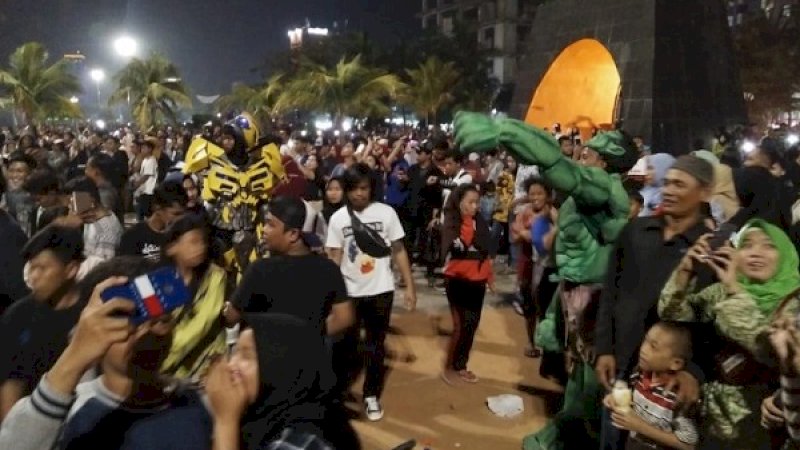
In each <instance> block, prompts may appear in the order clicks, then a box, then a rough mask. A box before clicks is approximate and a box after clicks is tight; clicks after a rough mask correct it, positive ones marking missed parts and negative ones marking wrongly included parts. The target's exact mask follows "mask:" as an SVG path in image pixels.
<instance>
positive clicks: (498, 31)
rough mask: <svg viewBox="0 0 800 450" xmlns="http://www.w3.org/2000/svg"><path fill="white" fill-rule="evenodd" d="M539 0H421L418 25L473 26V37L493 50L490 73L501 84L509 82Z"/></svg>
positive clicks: (450, 30)
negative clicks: (420, 20) (460, 24)
mask: <svg viewBox="0 0 800 450" xmlns="http://www.w3.org/2000/svg"><path fill="white" fill-rule="evenodd" d="M539 3H541V0H422V12H421V13H420V14H419V17H420V18H421V19H422V28H424V29H438V30H439V31H441V32H442V33H444V34H446V35H450V34H451V33H453V29H454V27H455V24H456V22H459V23H463V24H464V25H467V26H470V27H473V28H475V30H476V36H475V38H476V39H478V41H479V42H480V43H481V44H482V45H484V46H485V47H487V48H491V49H494V50H496V51H497V54H496V55H495V56H493V57H492V65H491V75H492V76H493V77H494V78H496V79H497V80H498V81H499V82H500V83H501V84H510V83H513V82H514V81H515V79H516V74H517V59H518V57H519V55H520V53H521V51H522V43H523V42H524V40H525V39H526V38H527V37H528V35H529V34H530V31H531V25H532V23H533V18H534V15H535V12H536V6H537V5H538V4H539Z"/></svg>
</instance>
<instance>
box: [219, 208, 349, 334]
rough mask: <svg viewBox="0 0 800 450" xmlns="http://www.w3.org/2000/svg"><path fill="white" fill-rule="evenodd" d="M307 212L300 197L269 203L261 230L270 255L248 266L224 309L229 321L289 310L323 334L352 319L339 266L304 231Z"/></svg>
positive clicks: (314, 237) (343, 326)
mask: <svg viewBox="0 0 800 450" xmlns="http://www.w3.org/2000/svg"><path fill="white" fill-rule="evenodd" d="M308 210H309V207H308V206H307V205H306V204H305V203H304V202H303V201H302V200H300V199H299V198H296V197H289V196H277V197H274V198H273V199H272V200H271V201H270V203H269V212H268V213H267V216H266V219H265V222H264V232H263V240H264V244H265V246H266V247H267V249H268V250H269V252H270V257H269V258H267V259H259V260H257V261H255V262H253V263H252V264H250V266H249V267H248V269H247V271H246V272H245V274H244V277H243V278H242V281H241V282H240V284H239V287H238V288H237V290H236V293H235V294H234V297H233V302H232V304H231V305H230V307H228V311H227V313H226V318H227V320H228V323H229V325H233V324H234V323H236V322H238V320H239V316H240V314H242V313H282V314H289V315H292V316H295V317H298V318H300V319H303V320H306V321H308V323H309V324H311V325H312V326H315V327H318V328H319V330H320V335H324V334H328V335H333V334H337V333H340V332H342V331H344V330H345V329H347V328H348V327H350V326H351V325H352V324H353V323H354V321H355V314H354V309H353V304H352V302H351V301H350V300H349V297H348V296H347V288H346V287H345V284H344V278H343V277H342V273H341V272H340V270H339V267H338V266H337V265H336V264H335V263H334V262H333V261H331V260H330V259H328V258H326V257H324V256H321V255H320V254H318V253H315V252H313V251H312V249H315V248H321V247H322V242H321V241H320V240H319V237H317V235H316V234H315V233H313V232H310V231H309V230H308V229H306V228H309V229H310V228H311V225H308V226H307V225H306V222H307V221H306V216H307V214H309V212H308ZM312 279H313V282H309V280H312Z"/></svg>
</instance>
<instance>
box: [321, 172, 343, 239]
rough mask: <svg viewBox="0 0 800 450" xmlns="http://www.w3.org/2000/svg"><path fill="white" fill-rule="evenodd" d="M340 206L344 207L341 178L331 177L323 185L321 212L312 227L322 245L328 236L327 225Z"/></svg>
mask: <svg viewBox="0 0 800 450" xmlns="http://www.w3.org/2000/svg"><path fill="white" fill-rule="evenodd" d="M342 206H344V182H343V181H342V178H341V177H333V178H331V179H330V180H328V182H327V183H326V184H325V192H324V194H323V196H322V211H320V212H319V213H318V214H317V222H316V225H315V227H314V228H315V232H316V233H317V236H319V238H320V240H322V243H323V244H324V243H325V240H326V238H327V236H328V224H329V223H330V222H331V217H332V216H333V213H335V212H336V211H338V210H339V208H341V207H342Z"/></svg>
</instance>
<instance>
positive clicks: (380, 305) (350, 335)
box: [334, 291, 394, 397]
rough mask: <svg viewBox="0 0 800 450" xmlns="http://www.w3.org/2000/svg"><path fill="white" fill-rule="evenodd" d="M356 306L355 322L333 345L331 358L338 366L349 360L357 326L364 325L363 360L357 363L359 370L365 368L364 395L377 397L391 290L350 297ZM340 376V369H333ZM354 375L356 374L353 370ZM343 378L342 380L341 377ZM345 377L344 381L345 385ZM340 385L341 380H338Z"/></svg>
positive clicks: (356, 342)
mask: <svg viewBox="0 0 800 450" xmlns="http://www.w3.org/2000/svg"><path fill="white" fill-rule="evenodd" d="M352 300H353V304H354V305H355V308H356V316H357V322H356V324H357V325H358V326H355V327H351V328H350V330H349V331H347V333H346V335H345V336H344V337H343V338H342V340H341V341H340V342H337V343H336V344H335V345H334V358H335V359H336V360H338V361H336V362H335V364H334V365H335V366H340V365H341V362H342V361H347V360H351V359H352V358H353V356H354V355H356V354H357V352H358V340H359V335H360V331H361V327H364V331H365V332H366V333H365V337H364V343H363V344H364V347H363V348H364V355H363V356H364V360H363V362H360V363H358V364H359V367H358V370H360V369H361V368H362V367H363V368H364V369H365V374H364V375H365V377H364V389H363V392H364V397H372V396H376V397H379V396H380V394H381V391H382V390H383V376H384V359H385V357H386V347H385V345H384V343H385V341H386V332H387V330H388V329H389V319H390V318H391V316H392V303H393V302H394V292H393V291H390V292H384V293H383V294H378V295H370V296H367V297H353V298H352ZM337 372H339V373H337V375H338V376H339V377H342V376H343V374H342V371H337ZM353 375H356V374H353ZM341 381H344V380H341ZM349 381H350V380H347V381H345V384H347V385H349ZM340 386H341V384H340Z"/></svg>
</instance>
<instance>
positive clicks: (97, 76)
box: [89, 69, 106, 113]
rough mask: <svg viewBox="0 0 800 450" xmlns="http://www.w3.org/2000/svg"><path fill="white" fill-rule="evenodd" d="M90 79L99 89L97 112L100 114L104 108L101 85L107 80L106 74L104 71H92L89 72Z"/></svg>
mask: <svg viewBox="0 0 800 450" xmlns="http://www.w3.org/2000/svg"><path fill="white" fill-rule="evenodd" d="M89 77H90V78H91V79H92V80H94V84H95V86H96V87H97V111H98V113H99V112H100V109H102V106H101V105H100V83H101V82H102V81H103V80H105V79H106V73H105V72H104V71H103V69H92V70H90V71H89Z"/></svg>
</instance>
